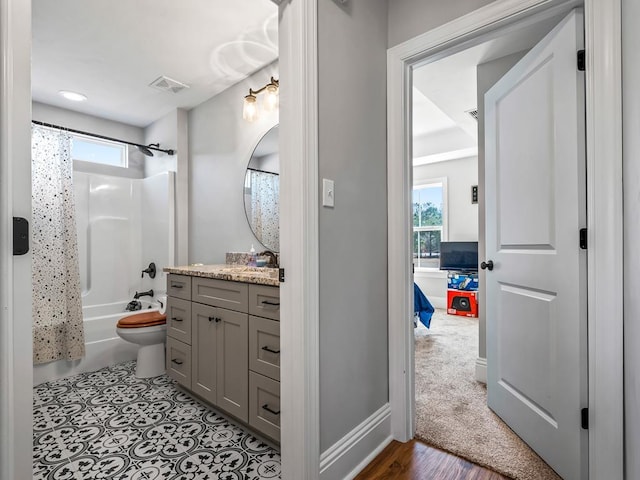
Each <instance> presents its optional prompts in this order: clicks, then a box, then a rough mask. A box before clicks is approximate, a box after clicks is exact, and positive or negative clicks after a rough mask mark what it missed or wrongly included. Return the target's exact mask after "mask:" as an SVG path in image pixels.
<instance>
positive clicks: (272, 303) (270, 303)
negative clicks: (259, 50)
mask: <svg viewBox="0 0 640 480" xmlns="http://www.w3.org/2000/svg"><path fill="white" fill-rule="evenodd" d="M261 303H262V305H270V306H272V307H279V306H280V302H278V303H276V302H270V301H269V300H263V301H262V302H261Z"/></svg>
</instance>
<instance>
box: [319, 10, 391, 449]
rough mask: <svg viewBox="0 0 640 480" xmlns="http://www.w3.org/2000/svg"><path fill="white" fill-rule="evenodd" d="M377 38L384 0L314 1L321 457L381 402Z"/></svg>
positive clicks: (382, 254) (383, 213)
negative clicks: (325, 194) (328, 202)
mask: <svg viewBox="0 0 640 480" xmlns="http://www.w3.org/2000/svg"><path fill="white" fill-rule="evenodd" d="M386 31H387V2H386V0H351V1H350V2H348V3H346V4H345V5H344V6H343V5H338V4H337V3H334V2H332V1H321V2H319V8H318V40H319V69H318V70H319V174H320V182H322V178H328V179H332V180H334V181H335V208H333V209H331V208H323V207H322V206H321V207H320V212H319V222H320V238H319V242H320V449H321V452H323V451H325V450H326V449H327V448H328V447H330V446H332V445H333V444H334V443H335V442H337V441H338V440H340V439H341V438H342V437H343V436H344V435H345V434H347V433H348V432H350V431H351V430H352V429H353V428H355V427H356V426H357V425H358V424H360V423H361V422H362V421H363V420H365V419H366V418H368V417H369V416H370V415H372V414H373V413H374V412H375V411H376V410H378V409H379V408H380V407H382V406H383V405H384V404H386V403H387V402H388V399H389V393H388V382H389V372H388V354H387V352H388V341H387V328H388V325H387V265H386V263H387V262H386V258H387V198H386V169H387V166H386V46H387V45H386V42H387V38H386ZM320 190H322V189H321V187H320ZM320 204H322V199H320Z"/></svg>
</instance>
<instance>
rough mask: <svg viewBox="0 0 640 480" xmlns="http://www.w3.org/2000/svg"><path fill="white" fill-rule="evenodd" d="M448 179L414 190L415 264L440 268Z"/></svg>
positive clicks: (414, 188) (420, 266)
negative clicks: (446, 182) (446, 181)
mask: <svg viewBox="0 0 640 480" xmlns="http://www.w3.org/2000/svg"><path fill="white" fill-rule="evenodd" d="M445 191H446V189H445V180H444V179H441V180H438V181H433V182H429V183H423V184H421V185H417V186H415V187H413V201H412V205H413V264H414V265H415V267H416V268H435V269H437V268H439V266H440V242H441V241H442V240H444V237H445V232H444V218H445V215H444V212H445Z"/></svg>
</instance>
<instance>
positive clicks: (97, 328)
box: [33, 299, 159, 386]
mask: <svg viewBox="0 0 640 480" xmlns="http://www.w3.org/2000/svg"><path fill="white" fill-rule="evenodd" d="M140 302H141V303H142V310H138V311H135V312H127V311H126V310H125V308H126V306H127V303H129V300H126V301H124V302H117V303H109V304H105V305H90V306H86V307H82V315H83V318H84V322H83V323H84V341H85V351H86V352H85V356H84V357H83V358H81V359H80V360H72V361H70V360H57V361H55V362H49V363H43V364H41V365H34V366H33V384H34V386H35V385H40V384H41V383H44V382H49V381H52V380H56V379H59V378H64V377H69V376H71V375H76V374H78V373H83V372H93V371H96V370H99V369H101V368H104V367H107V366H109V365H114V364H116V363H121V362H126V361H129V360H135V359H136V355H137V353H138V345H135V344H133V343H129V342H125V341H124V340H122V339H121V338H120V337H119V336H118V334H117V333H116V324H117V323H118V320H120V319H121V318H122V317H126V316H128V315H133V314H136V313H140V312H143V311H144V312H153V311H157V310H158V307H159V304H158V303H157V302H150V301H145V300H144V299H141V300H140Z"/></svg>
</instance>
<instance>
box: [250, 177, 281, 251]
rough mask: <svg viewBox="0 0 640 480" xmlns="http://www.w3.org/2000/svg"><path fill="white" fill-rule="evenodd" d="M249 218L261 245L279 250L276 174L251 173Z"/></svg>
mask: <svg viewBox="0 0 640 480" xmlns="http://www.w3.org/2000/svg"><path fill="white" fill-rule="evenodd" d="M251 193H252V195H251V216H252V219H251V220H252V225H253V229H254V231H255V233H256V236H257V237H258V238H259V239H261V241H262V244H263V245H268V246H269V248H271V249H272V250H275V251H276V252H277V251H279V250H280V206H279V199H280V177H279V175H278V174H277V173H269V172H261V171H257V170H253V171H251Z"/></svg>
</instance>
